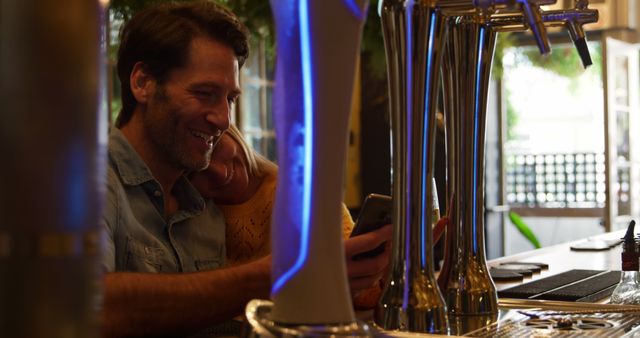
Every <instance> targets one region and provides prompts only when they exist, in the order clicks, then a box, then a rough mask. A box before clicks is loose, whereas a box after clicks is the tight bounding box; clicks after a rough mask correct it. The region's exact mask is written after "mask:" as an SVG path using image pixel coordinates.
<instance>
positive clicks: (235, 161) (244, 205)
mask: <svg viewBox="0 0 640 338" xmlns="http://www.w3.org/2000/svg"><path fill="white" fill-rule="evenodd" d="M277 175H278V167H277V166H276V165H275V164H274V163H273V162H271V161H269V160H268V159H266V158H265V157H264V156H262V155H260V154H258V153H257V152H255V151H254V150H253V148H251V147H250V146H249V145H248V144H247V142H246V141H245V140H244V137H243V136H242V134H241V133H240V131H239V130H238V128H237V127H236V126H235V125H233V124H232V125H231V126H230V127H229V129H228V130H227V131H226V132H225V133H224V135H223V136H222V138H221V139H220V141H219V143H218V145H217V146H216V147H215V149H214V150H213V154H212V155H211V162H210V164H209V167H208V168H207V169H205V170H203V171H201V172H197V173H194V174H193V175H192V176H191V182H192V183H193V185H194V186H195V187H196V189H198V191H200V194H202V196H203V197H204V198H209V199H212V200H213V201H214V202H215V204H216V205H217V206H218V208H220V210H221V211H222V213H223V214H224V217H225V220H226V223H227V228H226V246H227V264H228V265H235V264H240V263H246V262H248V261H252V260H255V259H257V258H261V257H264V256H266V255H268V254H269V253H271V245H270V231H271V213H272V209H273V203H274V201H275V191H276V180H277ZM343 208H344V209H343V217H342V229H343V234H344V236H345V238H347V237H348V236H349V234H350V233H351V229H352V228H353V221H352V219H351V216H350V214H349V211H348V210H347V208H346V206H344V204H343Z"/></svg>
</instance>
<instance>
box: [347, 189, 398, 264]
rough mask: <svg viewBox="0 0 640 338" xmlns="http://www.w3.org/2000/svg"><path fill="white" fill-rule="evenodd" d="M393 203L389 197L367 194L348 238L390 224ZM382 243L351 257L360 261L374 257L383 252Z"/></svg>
mask: <svg viewBox="0 0 640 338" xmlns="http://www.w3.org/2000/svg"><path fill="white" fill-rule="evenodd" d="M392 217H393V202H392V199H391V196H387V195H380V194H369V195H368V196H367V197H366V198H365V199H364V202H363V203H362V208H361V209H360V213H359V214H358V218H357V219H356V224H355V226H354V227H353V230H352V231H351V235H350V237H354V236H358V235H362V234H364V233H367V232H369V231H373V230H376V229H380V228H381V227H382V226H384V225H386V224H390V223H391V222H392ZM384 245H385V244H384V243H382V244H380V246H378V247H377V248H375V249H373V250H370V251H367V252H363V253H359V254H357V255H355V256H353V258H352V259H353V260H360V259H366V258H371V257H375V256H377V255H379V254H381V253H382V252H383V251H384Z"/></svg>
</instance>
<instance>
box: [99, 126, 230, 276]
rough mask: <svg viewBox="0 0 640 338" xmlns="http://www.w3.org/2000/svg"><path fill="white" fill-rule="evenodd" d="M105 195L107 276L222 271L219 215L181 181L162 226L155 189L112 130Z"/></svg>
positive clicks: (147, 172)
mask: <svg viewBox="0 0 640 338" xmlns="http://www.w3.org/2000/svg"><path fill="white" fill-rule="evenodd" d="M107 189H108V191H107V204H106V207H105V210H104V215H103V223H104V224H103V225H104V226H105V229H106V236H105V237H106V241H105V247H104V255H103V260H102V262H103V267H104V268H105V271H106V272H114V271H136V272H193V271H202V270H210V269H215V268H218V267H221V266H223V265H224V263H225V262H224V260H225V254H226V250H225V242H224V240H225V222H224V218H223V216H222V213H221V212H220V211H219V210H218V208H217V207H216V206H215V205H213V203H211V202H205V201H204V199H203V198H202V197H201V196H200V194H199V193H198V191H197V190H195V188H194V187H193V186H192V185H191V183H189V181H188V180H187V178H186V177H184V176H181V177H180V178H179V179H178V181H177V182H176V184H175V186H174V190H173V191H174V194H175V197H176V198H177V200H178V204H179V210H178V211H177V212H176V213H175V214H173V215H172V216H171V217H170V218H169V219H168V220H165V218H164V217H163V214H164V212H163V206H164V203H163V192H162V189H161V187H160V184H159V183H158V181H156V180H155V178H154V177H153V175H152V174H151V171H150V170H149V168H148V167H147V165H146V164H145V163H144V161H143V160H142V159H141V158H140V156H139V155H138V153H137V152H136V151H135V150H134V149H133V147H132V146H131V144H129V142H128V140H127V139H126V138H125V136H124V135H123V134H122V132H121V131H120V130H119V129H116V128H113V129H112V130H111V132H110V135H109V166H108V177H107Z"/></svg>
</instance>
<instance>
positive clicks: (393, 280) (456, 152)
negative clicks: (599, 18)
mask: <svg viewBox="0 0 640 338" xmlns="http://www.w3.org/2000/svg"><path fill="white" fill-rule="evenodd" d="M553 3H555V0H422V1H417V0H382V6H381V11H380V12H381V13H380V15H381V22H382V29H383V37H384V42H385V50H386V55H387V71H388V78H389V95H390V111H391V127H392V135H393V189H392V190H393V196H394V218H393V220H394V222H393V223H394V227H395V231H394V237H393V243H392V245H393V246H392V262H391V269H390V276H389V278H388V281H387V284H386V286H385V289H384V291H383V294H382V297H381V300H380V302H379V303H378V305H377V306H376V309H375V313H374V320H375V322H376V324H377V325H379V326H380V327H382V328H383V329H387V330H401V331H412V332H431V333H447V332H448V331H449V327H448V319H447V306H449V312H450V313H453V314H456V315H458V314H464V315H489V316H493V315H496V314H497V310H498V308H497V296H496V291H495V286H494V285H493V282H492V281H491V279H490V277H489V275H488V272H487V267H486V259H485V247H484V233H483V222H482V219H483V211H484V205H483V203H484V200H483V197H484V196H483V193H484V191H483V190H484V186H483V173H484V171H483V164H484V163H483V155H484V126H485V116H486V98H487V89H488V82H489V74H490V70H491V61H492V58H493V51H494V47H495V36H496V33H497V30H496V29H495V28H494V27H493V26H492V21H491V20H492V16H493V14H494V13H497V12H499V11H500V10H503V9H504V10H508V11H510V12H509V13H510V15H512V16H513V18H512V20H515V18H516V17H517V20H519V21H518V24H519V25H520V26H519V28H520V29H523V30H524V29H529V28H531V29H532V32H533V34H534V35H535V36H536V41H537V43H538V46H539V48H540V50H541V52H542V53H547V52H549V50H550V49H549V42H548V38H547V35H546V30H545V27H544V24H543V22H544V15H543V12H542V11H541V10H540V7H539V6H540V5H546V4H553ZM514 9H515V10H517V11H518V12H513V11H512V10H514ZM448 31H450V32H448ZM576 31H577V30H576ZM577 35H578V34H577ZM577 35H576V36H577ZM445 47H446V49H445ZM443 55H445V61H444V62H445V64H444V66H443V65H442V57H443ZM441 68H442V69H443V70H444V73H443V77H444V78H445V82H444V86H445V93H446V95H445V106H446V107H447V118H448V121H447V129H448V131H447V134H449V135H448V136H447V141H448V145H447V151H448V152H449V154H448V157H449V160H448V164H447V166H448V170H449V173H448V180H449V183H448V190H449V191H450V192H451V193H454V196H455V199H454V202H453V205H451V206H448V207H449V208H453V209H452V211H453V212H452V215H454V217H452V220H451V221H452V222H453V224H452V227H454V228H455V229H454V230H453V231H451V232H452V233H454V234H453V236H454V237H456V238H457V240H458V241H457V242H456V244H457V245H454V246H453V248H451V247H450V248H449V249H450V250H449V251H447V254H449V259H448V262H449V263H451V262H453V264H451V265H450V268H451V269H450V270H449V271H448V273H447V274H445V276H444V277H446V278H443V279H442V280H443V281H444V283H445V288H443V290H445V291H446V292H445V295H446V297H445V298H446V299H447V305H445V302H444V301H443V297H442V294H441V293H440V291H439V289H438V288H437V287H436V284H435V277H434V267H433V258H432V244H433V241H432V234H431V225H432V224H433V223H434V221H436V220H434V219H433V216H432V209H433V204H432V203H433V201H432V198H431V196H432V194H433V191H432V185H431V184H430V182H431V180H432V178H433V159H434V148H433V144H434V136H435V130H436V129H435V128H436V126H435V116H436V112H437V105H436V99H437V93H438V89H439V87H438V86H439V85H440V83H439V74H440V71H441ZM448 235H450V236H451V234H448Z"/></svg>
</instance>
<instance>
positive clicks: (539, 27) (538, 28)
mask: <svg viewBox="0 0 640 338" xmlns="http://www.w3.org/2000/svg"><path fill="white" fill-rule="evenodd" d="M518 2H519V3H520V7H521V8H522V14H523V15H524V17H525V20H526V22H527V24H528V25H529V29H531V33H533V37H534V38H535V40H536V44H537V45H538V49H539V50H540V54H543V55H544V54H549V53H550V52H551V46H550V45H549V37H547V29H546V28H545V27H544V23H543V22H542V14H541V13H540V6H539V4H538V3H537V2H536V1H535V0H518Z"/></svg>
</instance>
